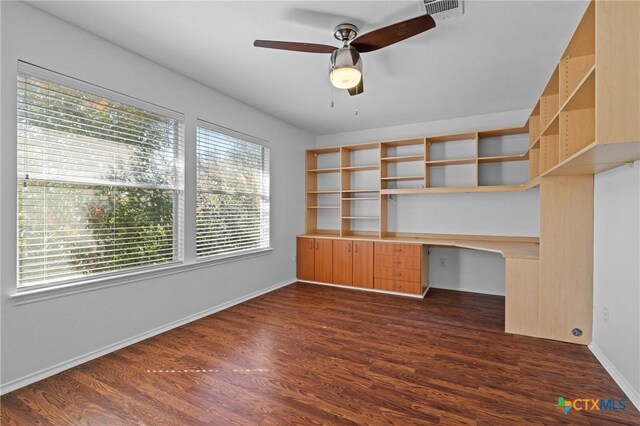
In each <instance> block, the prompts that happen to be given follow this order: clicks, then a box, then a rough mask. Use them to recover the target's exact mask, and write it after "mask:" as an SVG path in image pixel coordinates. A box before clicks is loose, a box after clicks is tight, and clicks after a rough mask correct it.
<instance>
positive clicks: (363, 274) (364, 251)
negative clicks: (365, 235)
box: [353, 241, 373, 288]
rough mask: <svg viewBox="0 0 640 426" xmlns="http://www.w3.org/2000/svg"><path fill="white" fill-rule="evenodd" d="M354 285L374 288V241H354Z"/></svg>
mask: <svg viewBox="0 0 640 426" xmlns="http://www.w3.org/2000/svg"><path fill="white" fill-rule="evenodd" d="M353 286H354V287H364V288H373V243H372V242H370V241H353Z"/></svg>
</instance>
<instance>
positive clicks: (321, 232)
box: [308, 229, 340, 237]
mask: <svg viewBox="0 0 640 426" xmlns="http://www.w3.org/2000/svg"><path fill="white" fill-rule="evenodd" d="M308 234H310V235H317V236H323V237H327V236H331V237H339V236H340V230H339V229H312V230H311V232H308Z"/></svg>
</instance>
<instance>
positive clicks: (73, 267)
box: [18, 63, 184, 288]
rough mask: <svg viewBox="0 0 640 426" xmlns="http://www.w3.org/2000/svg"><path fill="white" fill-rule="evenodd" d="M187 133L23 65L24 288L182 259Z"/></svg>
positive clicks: (166, 117) (153, 113) (164, 116)
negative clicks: (184, 157) (184, 153)
mask: <svg viewBox="0 0 640 426" xmlns="http://www.w3.org/2000/svg"><path fill="white" fill-rule="evenodd" d="M134 104H135V106H133V105H134ZM183 127H184V126H183V120H182V118H181V117H180V116H179V115H178V114H175V113H173V112H172V111H165V110H163V109H161V108H159V107H156V106H154V105H146V104H143V103H142V102H140V101H138V100H134V99H130V98H126V97H124V96H123V95H120V94H117V93H113V92H108V91H106V90H104V89H101V88H99V87H95V86H91V85H89V84H87V83H83V82H80V81H77V80H73V79H70V78H68V77H65V76H61V75H58V74H55V73H53V72H48V71H46V70H42V69H40V68H37V67H33V66H29V65H26V64H23V63H21V64H20V68H19V74H18V287H25V286H29V287H30V288H33V287H34V286H40V285H51V284H53V283H60V282H68V281H73V280H78V279H86V278H87V276H94V275H96V276H97V275H101V274H109V273H116V272H118V271H122V270H129V269H131V268H140V267H145V266H147V267H148V266H150V265H158V264H163V263H168V262H174V261H180V260H182V247H181V237H180V236H181V227H182V223H181V217H182V214H181V210H182V203H183V201H182V199H183V144H184V131H183Z"/></svg>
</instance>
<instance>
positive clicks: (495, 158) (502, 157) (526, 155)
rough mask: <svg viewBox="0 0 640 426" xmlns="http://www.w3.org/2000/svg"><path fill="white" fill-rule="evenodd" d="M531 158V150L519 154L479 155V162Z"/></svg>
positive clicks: (499, 161)
mask: <svg viewBox="0 0 640 426" xmlns="http://www.w3.org/2000/svg"><path fill="white" fill-rule="evenodd" d="M528 159H529V152H528V151H527V152H525V153H524V154H518V155H496V156H493V157H478V163H479V164H484V163H504V162H509V161H526V160H528Z"/></svg>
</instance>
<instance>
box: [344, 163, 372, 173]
mask: <svg viewBox="0 0 640 426" xmlns="http://www.w3.org/2000/svg"><path fill="white" fill-rule="evenodd" d="M342 170H343V171H350V172H364V171H366V170H380V166H379V165H377V164H372V165H369V166H348V167H343V168H342Z"/></svg>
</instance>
